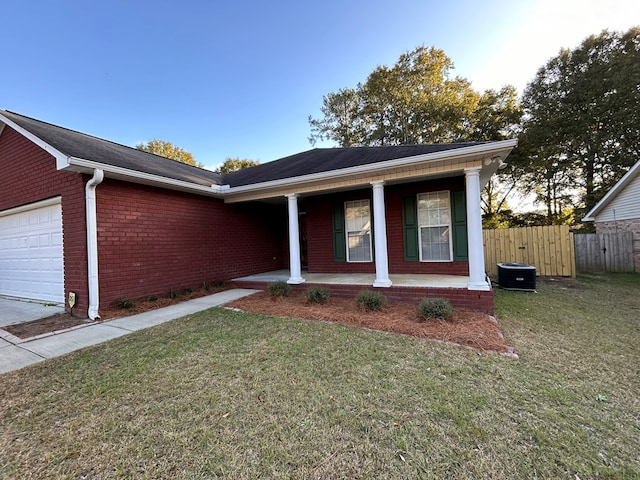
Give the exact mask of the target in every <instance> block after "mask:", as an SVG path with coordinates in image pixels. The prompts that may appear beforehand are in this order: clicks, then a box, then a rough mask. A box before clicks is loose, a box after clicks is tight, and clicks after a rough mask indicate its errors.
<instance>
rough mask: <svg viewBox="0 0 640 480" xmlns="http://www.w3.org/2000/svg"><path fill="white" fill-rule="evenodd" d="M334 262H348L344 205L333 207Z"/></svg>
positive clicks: (338, 204)
mask: <svg viewBox="0 0 640 480" xmlns="http://www.w3.org/2000/svg"><path fill="white" fill-rule="evenodd" d="M333 260H334V261H336V262H346V261H347V244H346V241H345V232H344V204H342V203H336V204H334V206H333Z"/></svg>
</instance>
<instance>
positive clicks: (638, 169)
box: [582, 160, 640, 222]
mask: <svg viewBox="0 0 640 480" xmlns="http://www.w3.org/2000/svg"><path fill="white" fill-rule="evenodd" d="M638 173H640V160H638V161H637V162H636V163H635V164H634V165H633V167H631V168H630V169H629V171H628V172H627V173H625V174H624V176H623V177H622V178H621V179H620V180H618V181H617V182H616V184H615V185H614V186H613V187H611V189H610V190H609V191H608V192H607V193H606V195H605V196H604V197H602V198H601V199H600V201H599V202H598V203H596V204H595V206H594V207H593V208H592V209H591V210H589V212H588V213H587V214H586V215H585V216H584V217H582V221H583V222H593V221H595V217H596V215H598V214H599V213H600V212H601V211H602V210H603V209H604V208H605V207H606V206H607V205H608V204H609V203H610V202H611V201H612V200H613V199H614V198H615V197H617V196H618V194H619V193H620V191H621V190H622V189H623V188H624V187H626V186H627V185H628V184H629V183H630V182H631V180H633V178H634V177H635V176H636V174H638Z"/></svg>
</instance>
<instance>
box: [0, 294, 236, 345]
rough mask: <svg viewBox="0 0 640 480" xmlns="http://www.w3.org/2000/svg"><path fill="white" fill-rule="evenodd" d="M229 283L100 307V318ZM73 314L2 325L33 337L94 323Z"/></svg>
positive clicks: (165, 303) (152, 306) (157, 305)
mask: <svg viewBox="0 0 640 480" xmlns="http://www.w3.org/2000/svg"><path fill="white" fill-rule="evenodd" d="M229 288H230V287H229V286H228V285H224V286H220V287H212V288H209V290H204V289H200V290H194V291H193V292H190V293H186V292H180V293H179V294H178V296H177V297H175V298H168V297H160V298H157V299H153V300H147V299H140V300H138V301H134V302H133V306H132V307H131V308H121V307H119V306H117V305H112V306H111V307H109V308H106V309H102V308H101V309H100V320H101V321H104V320H113V319H115V318H120V317H127V316H129V315H135V314H136V313H143V312H147V311H149V310H155V309H156V308H162V307H168V306H169V305H174V304H176V303H180V302H184V301H186V300H192V299H194V298H200V297H204V296H206V295H212V294H214V293H218V292H222V291H223V290H228V289H229ZM74 315H75V316H72V315H70V314H69V312H64V313H58V314H56V315H51V316H50V317H46V318H41V319H39V320H34V321H32V322H24V323H16V324H14V325H7V326H5V327H2V330H4V331H6V332H9V333H10V334H12V335H14V336H16V337H18V338H20V339H25V338H31V337H35V336H37V335H42V334H44V333H52V332H56V331H58V330H64V329H67V328H71V327H75V326H78V325H82V324H85V323H93V322H91V320H89V319H87V318H86V317H84V318H83V317H79V316H78V313H75V314H74Z"/></svg>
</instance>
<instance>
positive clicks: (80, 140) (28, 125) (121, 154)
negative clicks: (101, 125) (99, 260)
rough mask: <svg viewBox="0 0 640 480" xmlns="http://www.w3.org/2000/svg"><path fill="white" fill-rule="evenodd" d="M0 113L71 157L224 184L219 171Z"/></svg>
mask: <svg viewBox="0 0 640 480" xmlns="http://www.w3.org/2000/svg"><path fill="white" fill-rule="evenodd" d="M0 114H2V115H4V116H5V117H6V118H8V119H9V120H11V121H12V122H14V123H16V124H17V125H18V126H20V127H22V128H24V129H25V130H26V131H28V132H30V133H31V134H33V135H35V136H36V137H38V138H39V139H40V140H43V141H44V142H46V143H48V144H49V145H51V146H52V147H53V148H55V149H56V150H58V151H60V152H62V153H63V154H65V155H67V156H69V157H76V158H80V159H83V160H90V161H93V162H98V163H103V164H107V165H113V166H115V167H121V168H125V169H128V170H135V171H137V172H142V173H148V174H152V175H158V176H161V177H166V178H171V179H174V180H182V181H184V182H190V183H194V184H197V185H206V186H210V185H213V184H215V185H220V184H221V183H222V181H221V176H220V175H218V174H217V173H214V172H211V171H208V170H203V169H201V168H197V167H193V166H191V165H187V164H184V163H180V162H178V161H176V160H171V159H169V158H165V157H161V156H159V155H154V154H152V153H148V152H144V151H141V150H137V149H135V148H131V147H127V146H124V145H120V144H118V143H114V142H110V141H108V140H103V139H101V138H97V137H93V136H91V135H87V134H85V133H80V132H76V131H74V130H69V129H67V128H63V127H58V126H56V125H52V124H50V123H46V122H41V121H40V120H35V119H33V118H29V117H25V116H23V115H19V114H17V113H13V112H8V111H6V110H0Z"/></svg>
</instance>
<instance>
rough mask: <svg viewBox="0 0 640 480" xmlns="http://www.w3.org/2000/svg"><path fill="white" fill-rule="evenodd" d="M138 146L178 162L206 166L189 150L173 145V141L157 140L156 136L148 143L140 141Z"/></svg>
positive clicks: (139, 148) (140, 148)
mask: <svg viewBox="0 0 640 480" xmlns="http://www.w3.org/2000/svg"><path fill="white" fill-rule="evenodd" d="M136 148H137V149H138V150H143V151H145V152H149V153H153V154H155V155H160V156H161V157H165V158H171V159H173V160H177V161H178V162H181V163H186V164H187V165H193V166H194V167H200V168H202V167H203V166H204V165H202V164H201V163H197V162H196V160H195V159H194V158H193V155H191V154H190V153H189V152H187V151H186V150H183V149H182V148H180V147H177V146H175V145H173V144H172V143H171V142H167V141H166V140H157V139H155V138H154V139H153V140H149V141H148V142H147V143H139V144H138V145H136Z"/></svg>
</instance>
